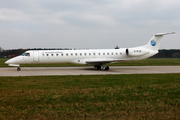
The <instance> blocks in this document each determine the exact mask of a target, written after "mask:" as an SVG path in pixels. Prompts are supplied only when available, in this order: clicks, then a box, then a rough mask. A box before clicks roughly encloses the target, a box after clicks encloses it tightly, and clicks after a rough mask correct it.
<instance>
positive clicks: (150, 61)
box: [0, 58, 180, 67]
mask: <svg viewBox="0 0 180 120" xmlns="http://www.w3.org/2000/svg"><path fill="white" fill-rule="evenodd" d="M6 60H7V59H2V58H1V59H0V67H8V65H7V64H5V61H6ZM109 65H110V66H160V65H161V66H163V65H180V59H177V58H176V59H174V58H169V59H167V58H165V59H160V58H159V59H152V58H150V59H145V60H140V61H123V62H117V63H113V64H109ZM69 66H85V65H78V64H71V63H60V64H29V65H28V64H27V65H21V67H69Z"/></svg>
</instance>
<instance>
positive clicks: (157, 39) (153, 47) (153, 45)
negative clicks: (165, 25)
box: [144, 32, 175, 51]
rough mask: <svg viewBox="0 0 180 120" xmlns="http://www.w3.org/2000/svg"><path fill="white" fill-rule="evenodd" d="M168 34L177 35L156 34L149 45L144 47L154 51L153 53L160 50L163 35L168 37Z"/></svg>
mask: <svg viewBox="0 0 180 120" xmlns="http://www.w3.org/2000/svg"><path fill="white" fill-rule="evenodd" d="M168 34H175V32H171V33H157V34H154V35H153V36H152V37H151V39H150V41H149V42H148V44H146V45H145V46H144V47H145V48H147V49H150V50H153V51H157V50H158V49H159V46H160V43H161V39H162V37H163V35H168Z"/></svg>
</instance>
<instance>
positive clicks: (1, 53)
mask: <svg viewBox="0 0 180 120" xmlns="http://www.w3.org/2000/svg"><path fill="white" fill-rule="evenodd" d="M27 50H72V49H69V48H64V49H63V48H57V49H55V48H44V49H42V48H33V49H11V50H4V49H2V48H1V47H0V58H12V57H15V56H18V55H21V54H22V53H24V52H25V51H27ZM151 58H180V49H169V50H166V49H162V50H159V53H158V54H156V55H154V56H152V57H151Z"/></svg>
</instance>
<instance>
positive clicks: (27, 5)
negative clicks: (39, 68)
mask: <svg viewBox="0 0 180 120" xmlns="http://www.w3.org/2000/svg"><path fill="white" fill-rule="evenodd" d="M179 12H180V0H0V47H2V48H3V49H18V48H102V49H104V48H114V47H115V46H116V45H118V46H119V47H123V48H127V47H135V46H139V45H144V44H146V43H147V42H148V41H149V40H150V38H151V35H152V34H154V33H159V32H172V31H175V32H176V34H174V35H167V36H164V37H163V41H162V44H161V46H160V48H161V49H180V13H179Z"/></svg>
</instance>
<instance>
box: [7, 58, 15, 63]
mask: <svg viewBox="0 0 180 120" xmlns="http://www.w3.org/2000/svg"><path fill="white" fill-rule="evenodd" d="M5 63H6V64H13V63H14V58H12V59H10V60H7V61H6V62H5Z"/></svg>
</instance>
